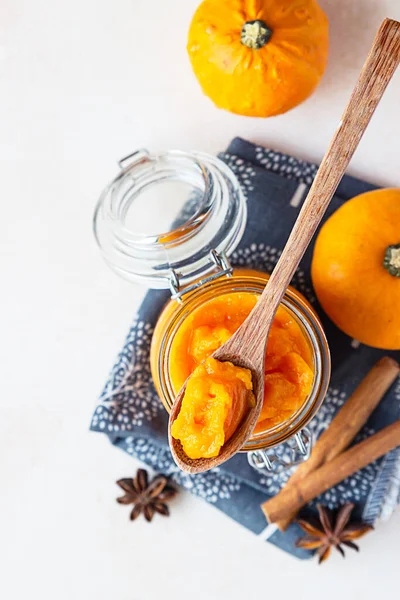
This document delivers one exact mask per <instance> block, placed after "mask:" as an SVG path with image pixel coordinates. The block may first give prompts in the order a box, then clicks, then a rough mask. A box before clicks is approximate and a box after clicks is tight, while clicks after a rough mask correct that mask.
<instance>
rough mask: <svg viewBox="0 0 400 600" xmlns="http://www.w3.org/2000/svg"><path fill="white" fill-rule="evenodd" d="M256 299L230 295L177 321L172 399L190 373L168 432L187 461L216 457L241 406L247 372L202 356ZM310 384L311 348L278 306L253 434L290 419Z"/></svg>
mask: <svg viewBox="0 0 400 600" xmlns="http://www.w3.org/2000/svg"><path fill="white" fill-rule="evenodd" d="M257 299H258V296H257V295H256V294H252V293H251V292H232V293H230V294H224V295H221V296H218V297H216V298H214V299H212V300H210V301H208V302H207V303H205V304H204V305H202V306H199V307H198V308H197V309H195V310H194V311H193V312H192V313H191V314H189V315H188V316H187V317H186V318H185V320H184V321H183V322H182V324H181V325H180V327H179V329H178V331H177V333H176V335H175V338H174V340H173V342H172V347H171V355H170V356H171V358H170V376H171V382H172V386H173V388H174V392H175V393H176V394H177V393H178V392H179V390H180V389H181V388H182V386H183V384H184V383H185V381H186V379H187V378H188V377H189V375H191V374H192V373H193V377H191V378H190V379H189V381H188V384H187V388H186V392H185V396H184V398H183V401H182V407H181V410H180V412H179V415H178V417H177V419H176V420H175V422H174V423H173V425H172V430H171V432H172V435H173V437H174V438H176V439H180V441H181V443H182V447H183V449H184V450H185V452H186V454H187V455H188V456H189V457H190V458H201V457H202V458H209V457H211V456H218V454H219V451H220V449H221V447H222V446H223V445H224V443H225V442H226V441H227V440H228V439H229V437H231V436H232V434H233V433H234V431H235V430H236V428H237V427H238V426H239V424H240V422H241V421H242V419H243V417H244V416H245V414H246V410H247V408H248V407H249V403H248V402H249V394H248V392H249V391H251V389H252V383H251V373H250V371H248V370H247V369H241V368H239V367H236V366H234V365H232V363H221V362H219V361H216V360H215V359H212V358H211V359H210V358H209V357H210V356H211V355H212V353H213V352H215V350H217V349H218V348H219V347H220V346H222V344H223V343H224V342H226V341H227V340H228V339H229V338H230V337H231V335H233V333H234V332H235V331H236V330H237V329H238V328H239V327H240V325H241V324H242V323H243V321H244V320H245V319H246V317H247V316H248V315H249V314H250V312H251V310H252V309H253V308H254V306H255V304H256V302H257ZM206 359H208V360H207V362H206V363H204V362H203V361H206ZM201 363H203V364H201ZM313 378H314V373H313V361H312V353H311V348H310V346H309V344H308V342H307V340H306V338H305V337H304V334H303V332H302V330H301V328H300V325H299V324H298V323H297V321H296V320H295V319H294V317H292V315H291V314H290V312H289V311H288V310H286V309H285V308H284V307H283V306H280V307H279V309H278V311H277V313H276V316H275V319H274V321H273V324H272V326H271V329H270V333H269V337H268V343H267V349H266V360H265V387H264V403H263V407H262V410H261V414H260V417H259V419H258V422H257V425H256V428H255V432H265V431H268V430H270V429H272V428H273V427H275V426H277V425H279V424H280V423H283V422H284V421H287V420H288V419H290V418H291V417H292V416H293V415H294V414H295V413H296V412H297V410H298V409H299V408H300V407H301V406H302V405H303V403H304V402H305V400H306V399H307V397H308V395H309V393H310V391H311V388H312V383H313ZM233 390H235V391H233ZM246 392H247V393H246ZM213 396H215V397H213ZM253 398H254V397H253Z"/></svg>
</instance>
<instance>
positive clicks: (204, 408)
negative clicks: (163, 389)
mask: <svg viewBox="0 0 400 600" xmlns="http://www.w3.org/2000/svg"><path fill="white" fill-rule="evenodd" d="M252 389H253V384H252V380H251V371H249V370H248V369H243V368H241V367H236V366H235V365H233V364H232V363H231V362H220V361H219V360H216V359H215V358H211V357H210V358H207V359H206V360H205V361H204V362H203V363H202V364H201V365H199V366H198V367H196V368H195V370H194V371H193V373H192V375H191V376H190V378H189V381H188V383H187V386H186V390H185V395H184V397H183V400H182V405H181V409H180V411H179V415H178V417H177V418H176V419H175V421H174V422H173V424H172V429H171V433H172V436H173V437H174V438H175V439H179V440H180V441H181V444H182V447H183V449H184V451H185V452H186V454H187V456H189V458H211V457H212V456H218V454H219V451H220V449H221V448H222V446H223V445H224V443H225V442H227V441H228V440H229V438H230V437H231V436H232V435H233V434H234V432H235V431H236V429H237V427H238V426H239V425H240V423H241V421H242V419H243V417H244V416H245V415H246V412H247V410H248V408H249V407H250V406H254V403H255V398H254V395H253V393H252V391H251V390H252Z"/></svg>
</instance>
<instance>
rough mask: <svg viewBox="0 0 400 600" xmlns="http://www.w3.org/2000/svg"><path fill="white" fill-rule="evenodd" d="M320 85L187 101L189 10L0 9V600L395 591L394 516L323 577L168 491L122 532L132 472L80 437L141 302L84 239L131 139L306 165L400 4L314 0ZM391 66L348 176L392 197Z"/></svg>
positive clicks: (355, 595) (398, 135) (137, 0)
mask: <svg viewBox="0 0 400 600" xmlns="http://www.w3.org/2000/svg"><path fill="white" fill-rule="evenodd" d="M321 4H322V5H323V6H324V8H325V9H326V11H327V12H328V15H329V17H330V20H331V35H332V51H331V58H330V64H329V68H328V71H327V74H326V76H325V78H324V81H323V83H322V85H321V86H320V88H319V89H318V91H317V93H316V94H315V95H314V96H313V97H312V98H311V99H310V100H309V101H308V102H306V103H305V104H304V105H303V106H301V107H299V108H298V109H296V110H294V111H292V112H291V113H289V114H287V115H284V116H282V117H278V118H275V119H271V120H265V121H259V120H252V119H245V118H239V117H236V116H233V115H229V114H225V113H223V112H220V111H218V110H217V109H215V108H214V107H213V106H212V105H211V103H210V102H209V101H208V100H207V99H206V98H204V97H203V96H202V94H201V93H200V90H199V88H198V86H197V83H196V81H195V79H194V77H193V76H192V74H191V71H190V66H189V63H188V60H187V58H186V54H185V41H186V30H187V27H188V23H189V20H190V17H191V14H192V13H193V11H194V8H195V6H196V0H170V1H169V2H166V1H165V0H153V1H152V2H149V1H148V0H147V1H145V0H115V1H114V2H113V1H111V0H80V1H79V2H78V1H77V0H69V1H68V2H65V1H62V0H52V1H50V0H36V2H32V1H31V0H20V1H19V2H15V1H14V0H2V2H1V11H0V12H1V16H0V171H1V197H2V198H1V217H0V256H1V284H2V285H1V295H0V302H1V315H2V323H1V334H0V340H1V342H0V344H1V355H0V364H1V373H2V378H1V416H0V434H1V435H0V468H1V488H0V509H1V510H0V536H1V544H0V555H1V565H2V569H1V571H2V573H1V577H0V590H1V592H0V595H1V597H2V598H4V599H7V600H14V599H22V598H41V599H42V600H50V599H53V598H54V599H57V600H67V599H68V600H70V599H72V598H73V599H77V600H89V599H90V600H91V599H96V600H106V599H108V598H118V599H119V600H152V599H156V598H161V597H164V598H173V597H175V598H180V597H190V598H191V599H192V600H200V599H203V598H208V599H210V600H217V599H221V598H229V599H241V598H256V597H257V598H263V597H265V598H271V597H273V596H275V597H276V596H277V595H279V596H280V597H283V598H285V599H286V598H287V599H289V598H296V599H297V600H302V599H303V598H304V599H305V598H307V599H310V600H321V598H326V599H327V600H329V599H334V598H335V599H337V598H344V599H346V600H347V599H348V598H352V600H359V599H360V600H361V599H363V600H364V599H371V600H372V599H373V598H376V597H378V596H379V595H381V596H384V597H385V598H386V599H387V600H391V599H394V598H398V556H399V551H398V539H399V534H400V514H399V512H397V514H396V515H395V516H394V517H393V518H392V520H391V521H390V523H387V524H383V525H381V526H380V527H379V528H378V529H377V531H376V532H375V533H374V534H372V535H370V536H369V537H367V538H365V540H362V541H361V546H362V552H361V554H360V555H356V554H355V553H351V554H350V552H349V556H348V559H347V560H346V562H343V561H342V559H341V558H340V556H334V557H333V559H332V560H331V561H330V562H329V563H328V564H327V565H326V566H324V567H321V568H318V567H317V565H316V564H315V563H313V562H307V563H305V562H300V561H296V560H295V559H293V558H290V557H289V556H287V555H286V554H284V553H283V552H281V551H279V550H277V549H275V548H274V547H272V546H270V545H268V544H264V543H261V542H260V541H259V540H257V539H256V538H255V537H254V536H253V535H252V534H251V533H249V532H248V531H246V530H244V529H242V528H241V527H240V526H238V525H237V524H235V523H233V522H231V521H230V520H229V519H228V518H226V517H224V516H223V515H221V514H220V513H219V512H218V511H216V510H215V509H213V508H212V507H210V506H207V505H205V504H204V503H203V502H201V501H200V500H196V499H194V498H192V497H191V496H190V495H188V494H182V495H181V497H180V499H179V500H177V502H176V503H175V505H173V506H172V517H171V518H170V519H162V518H161V517H160V518H159V519H157V521H156V522H155V523H154V524H153V525H151V526H149V525H148V524H147V523H145V522H141V521H139V522H137V523H134V524H131V523H129V522H128V510H127V509H125V508H124V507H119V506H117V505H116V503H115V497H116V495H117V493H118V491H117V488H116V486H115V485H114V480H115V479H117V478H119V477H123V476H129V475H130V474H131V473H132V472H133V471H134V467H135V466H136V465H134V464H133V462H132V459H131V458H129V457H128V456H126V455H124V454H123V453H122V452H119V451H118V450H115V449H113V448H112V447H110V446H109V444H108V443H107V441H106V440H105V439H103V438H102V437H101V436H100V435H96V434H89V433H88V432H87V428H88V423H89V419H90V415H91V410H92V407H93V406H94V403H95V400H96V396H97V394H98V392H99V391H100V388H101V386H102V384H103V381H104V379H105V376H106V373H107V371H108V369H109V367H110V366H111V364H112V362H113V359H114V356H115V354H116V352H117V351H118V350H119V348H120V345H121V343H122V340H123V338H124V335H125V333H126V330H127V328H128V325H129V321H130V319H131V316H132V314H133V312H134V309H135V307H136V306H137V305H138V303H139V301H140V298H141V295H142V293H143V290H140V289H139V288H135V287H134V286H131V285H129V284H127V283H125V282H124V281H121V280H119V279H118V278H117V277H116V276H115V275H113V273H111V272H110V271H109V270H108V269H107V267H106V266H105V265H104V264H103V262H102V261H101V259H100V256H99V253H98V251H97V249H96V247H95V245H94V242H93V239H92V234H91V216H92V211H93V207H94V203H95V200H96V198H97V196H98V194H99V192H100V190H101V188H102V187H103V186H104V184H105V183H106V182H107V181H108V179H110V178H111V177H112V176H113V175H114V174H115V161H116V159H117V158H119V157H121V156H123V155H124V154H127V153H128V152H130V151H132V149H136V148H138V147H140V146H148V147H149V148H150V149H166V148H172V147H176V148H181V149H189V148H195V149H198V150H204V151H209V152H216V151H218V150H219V149H222V148H224V147H225V146H226V145H227V143H228V142H229V140H230V139H231V138H232V137H233V136H234V135H242V136H244V137H247V138H249V139H251V140H253V141H256V142H258V143H262V144H265V145H268V146H272V147H277V148H279V149H282V150H286V151H291V152H294V153H296V154H298V155H299V156H302V157H304V158H308V159H314V160H318V159H319V158H320V157H321V155H322V154H323V151H324V149H325V147H326V145H327V143H328V141H329V138H330V136H331V134H332V133H333V130H334V128H335V125H336V123H337V122H338V119H339V116H340V113H341V111H342V109H343V107H344V105H345V103H346V101H347V98H348V95H349V92H350V90H351V87H352V84H353V83H354V81H355V79H356V76H357V73H358V71H359V69H360V67H361V65H362V63H363V59H364V57H365V54H366V52H367V50H368V47H369V45H370V42H371V41H372V38H373V35H374V33H375V30H376V29H377V28H378V26H379V23H380V21H381V20H382V19H383V18H384V17H385V16H392V17H394V18H396V17H397V18H398V19H400V4H399V2H398V0H379V1H378V0H351V2H350V1H349V0H321ZM399 96H400V73H399V74H398V75H397V76H396V78H395V80H394V81H393V83H392V84H391V86H390V88H389V90H388V93H387V95H386V97H385V99H384V101H383V103H382V106H381V107H380V108H379V110H378V111H377V114H376V116H375V117H374V120H373V123H372V125H371V127H370V129H369V131H368V133H367V134H366V136H365V138H364V140H363V142H362V144H361V146H360V148H359V150H358V152H357V155H356V157H355V158H354V160H353V163H352V167H351V171H352V172H353V173H355V174H359V175H362V176H364V177H366V178H368V179H370V180H371V181H375V182H378V183H382V184H386V185H398V186H399V185H400V170H399V158H398V157H399V151H400V142H399V139H400V121H399V119H398V107H399Z"/></svg>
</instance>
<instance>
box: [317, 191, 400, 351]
mask: <svg viewBox="0 0 400 600" xmlns="http://www.w3.org/2000/svg"><path fill="white" fill-rule="evenodd" d="M311 276H312V281H313V285H314V288H315V292H316V294H317V296H318V300H319V301H320V303H321V305H322V307H323V309H324V310H325V312H326V313H327V314H328V316H329V317H330V318H331V319H332V321H333V322H334V323H335V324H336V325H337V326H338V327H339V328H340V329H341V330H342V331H344V332H345V333H347V334H348V335H350V336H351V337H353V338H355V339H357V340H358V341H360V342H362V343H364V344H367V345H369V346H374V347H376V348H384V349H386V350H400V189H384V190H378V191H373V192H368V193H366V194H361V195H360V196H357V197H356V198H353V199H352V200H349V202H346V204H344V205H343V206H341V207H340V208H339V210H337V211H336V212H335V213H334V214H333V215H332V216H331V217H330V218H329V219H328V221H327V222H326V223H325V224H324V226H323V227H322V229H321V231H320V233H319V235H318V238H317V241H316V244H315V249H314V256H313V261H312V268H311Z"/></svg>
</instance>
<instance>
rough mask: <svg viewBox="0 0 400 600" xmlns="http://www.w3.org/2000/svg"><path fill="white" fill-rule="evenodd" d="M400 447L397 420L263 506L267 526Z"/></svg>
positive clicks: (285, 517)
mask: <svg viewBox="0 0 400 600" xmlns="http://www.w3.org/2000/svg"><path fill="white" fill-rule="evenodd" d="M397 446H400V419H398V420H397V421H396V422H395V423H393V424H392V425H388V427H385V428H384V429H382V430H381V431H379V433H376V434H374V435H371V436H370V437H369V438H367V439H366V440H364V441H363V442H360V443H359V444H357V445H355V446H353V447H352V448H350V449H349V450H346V451H345V452H342V454H339V456H336V457H335V458H334V459H333V460H331V461H330V462H327V463H325V464H324V465H322V467H319V468H318V469H316V470H315V471H314V472H313V473H310V474H309V476H308V477H307V478H306V479H302V480H300V481H298V482H296V483H294V484H292V485H290V486H288V487H285V488H284V489H283V490H282V491H281V492H280V493H279V494H277V495H276V496H274V498H271V499H270V500H268V502H265V503H264V504H263V506H262V509H263V511H264V513H265V515H266V517H267V519H268V521H269V523H277V522H279V521H282V520H285V519H287V518H288V516H289V515H291V514H292V513H293V512H294V511H296V512H297V511H298V510H299V509H300V508H301V507H302V506H304V504H307V502H310V501H311V500H313V499H314V498H316V497H317V496H319V495H320V494H322V493H323V492H325V491H326V490H328V489H329V488H331V487H333V486H334V485H337V484H338V483H339V482H340V481H343V479H346V477H349V476H350V475H352V474H353V473H356V471H359V470H360V469H362V468H364V467H366V466H367V465H368V464H369V463H371V462H373V461H374V460H376V459H377V458H380V457H381V456H383V455H384V454H386V453H387V452H390V450H393V449H394V448H396V447H397Z"/></svg>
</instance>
